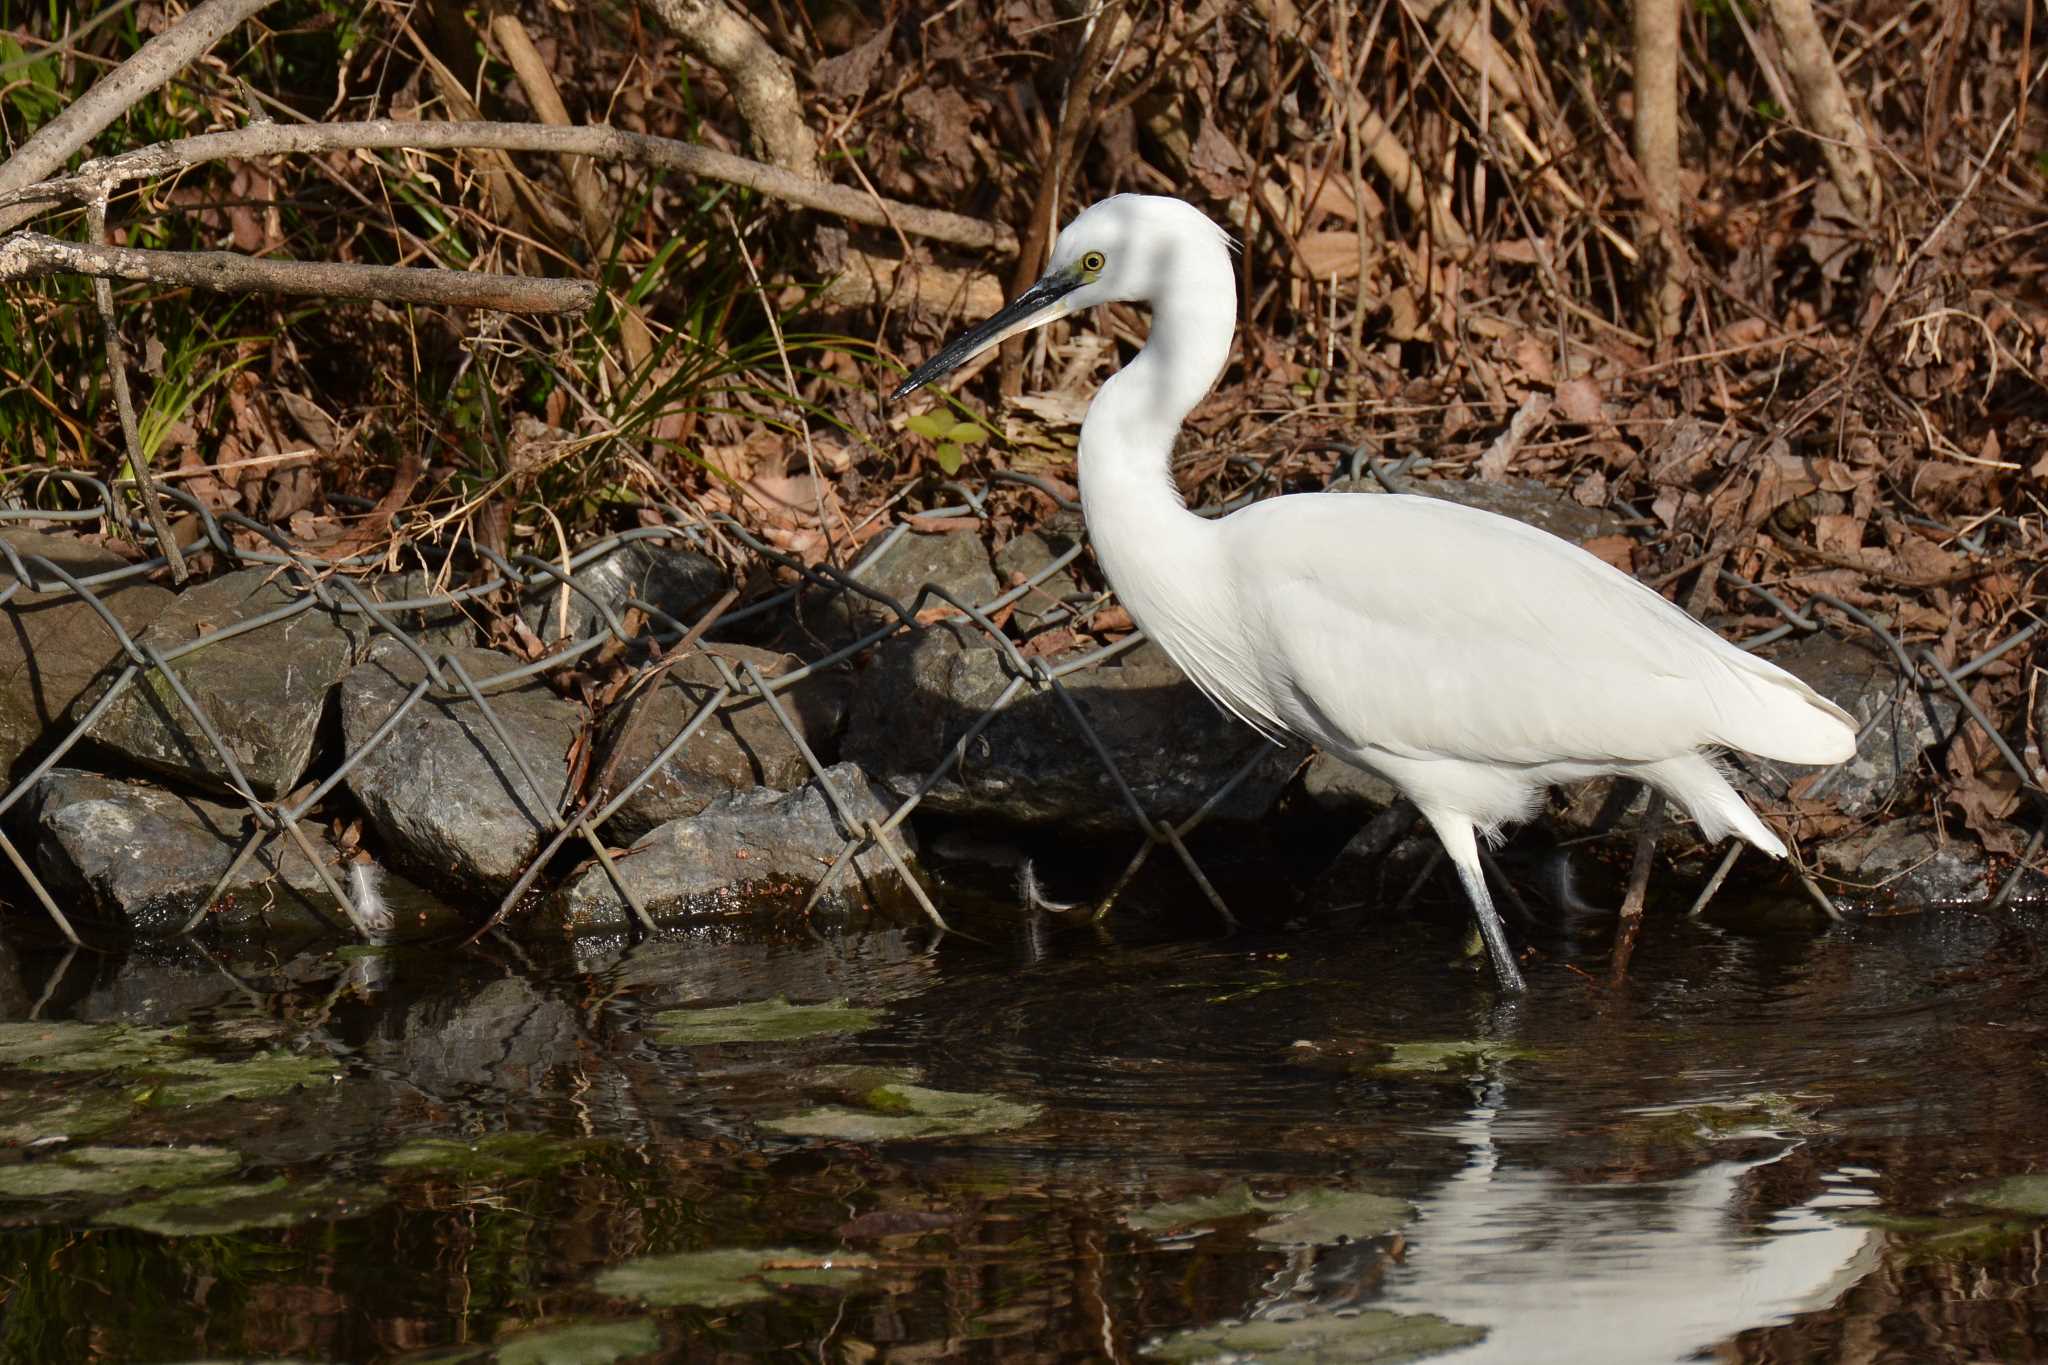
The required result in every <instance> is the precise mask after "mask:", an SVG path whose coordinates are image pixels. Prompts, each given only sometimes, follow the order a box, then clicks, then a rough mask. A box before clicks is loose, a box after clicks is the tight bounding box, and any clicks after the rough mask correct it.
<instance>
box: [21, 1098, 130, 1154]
mask: <svg viewBox="0 0 2048 1365" xmlns="http://www.w3.org/2000/svg"><path fill="white" fill-rule="evenodd" d="M135 1112H136V1111H135V1106H134V1105H133V1104H131V1103H129V1101H128V1100H127V1099H126V1098H125V1097H124V1096H120V1095H108V1094H104V1093H88V1094H80V1095H36V1094H21V1093H17V1092H13V1091H4V1092H0V1143H6V1144H8V1145H11V1146H15V1147H26V1146H28V1145H29V1144H30V1143H32V1142H41V1141H43V1140H45V1139H47V1138H82V1137H97V1136H98V1135H99V1134H101V1133H104V1132H107V1131H108V1130H110V1129H113V1128H118V1127H120V1126H121V1125H122V1124H123V1123H126V1122H127V1121H128V1120H129V1119H130V1118H132V1117H133V1116H134V1114H135Z"/></svg>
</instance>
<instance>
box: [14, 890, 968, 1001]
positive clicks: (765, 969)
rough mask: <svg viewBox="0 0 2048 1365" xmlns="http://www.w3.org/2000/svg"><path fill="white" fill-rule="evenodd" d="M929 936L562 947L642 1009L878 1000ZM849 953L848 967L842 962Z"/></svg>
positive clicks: (923, 982)
mask: <svg viewBox="0 0 2048 1365" xmlns="http://www.w3.org/2000/svg"><path fill="white" fill-rule="evenodd" d="M598 875H599V876H603V875H604V874H603V873H602V872H600V873H599V874H598ZM840 875H841V876H844V875H845V874H844V873H841V874H840ZM930 941H931V939H930V935H929V934H928V932H927V931H926V928H925V926H924V922H923V921H922V920H920V921H919V922H918V927H916V928H905V927H904V926H902V925H881V924H877V925H875V926H873V927H871V928H867V929H865V930H864V931H863V932H862V933H861V934H860V935H859V936H858V937H857V938H846V937H840V936H838V935H831V936H819V937H816V938H813V937H811V936H809V935H792V934H790V933H788V932H787V930H786V929H784V928H782V927H780V926H778V925H776V924H774V923H773V922H772V921H769V920H761V921H757V922H754V923H752V924H736V923H734V922H732V921H730V920H699V921H697V922H696V923H694V924H687V925H678V926H676V927H674V928H672V929H667V930H665V931H664V932H663V933H662V934H661V935H660V936H659V937H653V936H650V935H645V934H637V933H635V934H625V933H613V934H605V933H587V934H578V935H577V936H576V937H575V939H573V940H572V941H571V943H570V951H571V952H572V954H573V956H574V962H575V970H576V971H577V972H578V973H581V974H583V975H586V976H596V975H600V974H601V975H603V976H604V978H605V980H604V983H603V985H604V987H605V988H606V989H612V990H618V991H623V992H631V994H632V997H633V999H634V1001H635V1002H636V1004H637V1005H638V1006H639V1008H640V1009H642V1010H643V1011H645V1010H653V1009H659V1008H666V1007H671V1006H676V1005H693V1004H698V1003H700V1002H702V1001H706V1000H718V999H731V998H732V994H733V983H734V982H735V981H744V982H746V983H747V996H748V998H749V999H753V1000H772V999H775V998H776V997H778V996H779V997H781V998H783V999H785V1000H836V999H848V998H849V997H851V998H850V1000H849V1003H851V1004H854V1005H860V1006H868V1007H881V1006H884V1005H887V1004H889V1003H890V1002H892V1001H897V1000H910V999H913V998H915V997H916V996H918V995H920V994H922V993H923V992H924V991H926V990H929V989H930V988H931V987H932V986H933V985H934V984H936V983H937V981H938V979H939V964H938V962H936V961H935V960H934V958H933V955H932V953H930V952H929V951H928V947H929V944H930ZM849 954H852V955H853V957H854V959H855V960H857V961H858V963H859V970H858V971H854V972H849V971H848V970H847V966H848V962H849ZM22 1008H23V1012H24V1013H26V1011H27V1002H26V1001H24V1002H23V1007H22Z"/></svg>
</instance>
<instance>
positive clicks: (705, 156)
mask: <svg viewBox="0 0 2048 1365" xmlns="http://www.w3.org/2000/svg"><path fill="white" fill-rule="evenodd" d="M476 147H492V148H496V149H498V150H500V151H507V152H545V153H549V154H551V155H557V156H559V155H562V154H565V153H568V154H573V155H576V156H588V157H595V158H596V159H598V160H599V161H623V162H629V163H633V164H637V165H643V166H652V167H654V168H656V169H659V170H674V171H681V172H683V173H685V174H687V175H695V176H702V177H704V178H706V179H709V180H722V181H724V182H726V183H727V184H732V185H743V186H745V187H746V188H748V189H751V190H756V191H758V192H760V193H762V194H766V195H770V196H772V197H774V198H777V199H782V200H785V201H787V202H789V203H792V204H798V205H801V206H802V207H804V208H810V209H818V210H820V211H822V212H825V213H830V214H835V215H837V216H838V217H841V218H845V219H848V220H850V221H852V222H856V223H864V224H866V225H868V226H870V227H895V228H899V229H901V230H902V231H903V232H905V233H908V234H910V235H912V236H916V237H924V238H928V239H930V240H932V241H938V242H950V243H952V244H953V245H955V246H962V247H967V248H969V249H971V250H976V251H999V252H1002V253H1004V254H1006V255H1014V254H1015V253H1016V250H1017V236H1016V234H1015V233H1013V232H1011V231H1010V230H1009V229H1008V228H1007V227H1004V226H1002V225H1001V224H998V223H985V222H982V221H981V220H980V219H978V218H968V217H965V216H963V215H961V214H957V213H945V212H942V211H940V210H938V209H928V208H921V207H919V206H918V205H916V204H905V203H900V202H897V201H895V200H889V199H878V198H875V197H873V196H870V195H867V194H863V193H862V192H861V191H859V190H855V189H849V188H847V187H846V186H844V185H833V184H828V183H826V182H824V181H818V180H806V179H804V178H803V177H802V176H800V175H796V174H794V173H793V172H790V171H785V170H782V169H781V168H779V167H775V166H764V165H762V164H761V163H760V162H758V161H749V160H747V159H746V158H745V157H740V156H733V155H731V154H730V153H727V152H720V151H715V150H713V149H712V148H710V147H700V146H698V145H697V144H696V143H694V142H677V141H675V140H674V139H671V138H665V137H650V136H648V135H646V134H644V133H629V132H626V131H624V130H623V129H619V128H610V127H605V126H603V125H595V126H590V127H583V128H549V127H544V126H542V125H540V124H534V123H414V122H398V121H395V120H392V119H372V120H370V121H368V122H364V123H298V124H276V123H268V124H257V125H256V126H254V127H250V128H237V129H234V130H232V131H230V132H224V133H202V134H200V135H199V136H197V137H188V138H181V139H179V140H178V141H176V142H159V143H157V144H155V145H154V146H150V147H142V148H138V149H137V150H135V151H132V152H123V153H122V154H120V155H119V156H112V157H105V158H102V159H100V160H98V161H91V162H87V163H86V164H85V165H84V166H81V167H80V168H79V171H78V174H77V175H75V176H71V177H69V178H67V179H64V180H53V181H46V182H44V183H43V184H40V185H35V186H31V187H29V188H27V189H22V190H17V191H15V194H14V196H13V197H14V198H15V199H17V200H21V201H26V202H28V203H34V204H37V205H41V204H44V203H48V202H52V201H55V202H71V203H84V202H88V201H90V200H91V199H92V197H93V196H94V195H96V194H100V193H104V192H105V191H106V190H108V189H110V188H112V187H114V186H116V185H120V184H125V183H128V182H130V181H136V180H152V179H155V178H156V177H158V176H164V175H169V174H171V173H173V172H175V171H179V170H183V169H184V168H186V167H188V166H196V165H199V164H201V163H202V162H208V161H221V160H226V159H228V158H231V157H258V156H286V155H303V154H305V153H309V152H330V151H334V150H336V149H350V150H355V149H360V150H365V151H399V150H404V149H408V148H411V149H416V150H421V151H455V150H461V149H464V148H476ZM8 203H9V201H8V199H7V198H5V197H0V223H7V222H9V221H10V220H9V219H8V218H7V216H6V215H8V214H10V213H14V212H17V210H16V209H13V208H9V207H7V205H8ZM35 211H38V209H31V210H30V212H35ZM22 216H23V217H26V216H28V215H27V214H23V215H22ZM12 221H19V219H14V220H12Z"/></svg>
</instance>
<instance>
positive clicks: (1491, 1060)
mask: <svg viewBox="0 0 2048 1365" xmlns="http://www.w3.org/2000/svg"><path fill="white" fill-rule="evenodd" d="M1386 1048H1387V1054H1388V1056H1387V1060H1386V1061H1384V1062H1381V1063H1380V1064H1379V1065H1378V1066H1376V1067H1374V1068H1373V1069H1374V1070H1375V1071H1377V1072H1379V1073H1380V1074H1381V1075H1383V1076H1423V1077H1430V1076H1434V1077H1441V1078H1443V1079H1446V1080H1450V1079H1457V1080H1463V1079H1464V1078H1465V1077H1467V1076H1474V1075H1479V1074H1481V1073H1484V1072H1486V1071H1489V1070H1491V1069H1492V1068H1494V1067H1497V1066H1500V1065H1501V1064H1503V1063H1505V1062H1541V1061H1548V1060H1550V1054H1549V1053H1548V1052H1546V1051H1544V1050H1543V1049H1541V1048H1533V1047H1518V1046H1516V1045H1515V1044H1513V1043H1489V1042H1484V1041H1481V1040H1479V1039H1476V1038H1475V1039H1464V1040H1455V1041H1451V1042H1437V1043H1388V1044H1387V1045H1386Z"/></svg>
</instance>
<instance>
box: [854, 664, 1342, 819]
mask: <svg viewBox="0 0 2048 1365" xmlns="http://www.w3.org/2000/svg"><path fill="white" fill-rule="evenodd" d="M1148 655H1149V657H1148V659H1146V660H1132V659H1130V658H1128V657H1127V658H1126V660H1125V661H1124V662H1123V663H1122V665H1121V666H1105V667H1101V668H1096V669H1093V670H1090V671H1086V672H1081V673H1075V674H1070V675H1068V676H1067V677H1066V678H1065V679H1063V680H1062V681H1063V684H1064V686H1065V687H1066V688H1067V690H1068V693H1069V694H1070V695H1071V696H1072V697H1073V699H1074V702H1075V704H1076V705H1077V706H1078V707H1079V708H1080V711H1081V713H1082V714H1083V715H1084V716H1085V717H1087V719H1088V722H1089V724H1090V725H1091V726H1092V727H1093V729H1094V730H1095V733H1096V734H1097V735H1098V736H1100V738H1101V740H1102V743H1103V745H1104V747H1105V748H1107V750H1108V751H1109V754H1110V756H1111V757H1112V758H1113V759H1115V761H1116V765H1117V768H1118V770H1119V771H1120V772H1121V773H1122V774H1123V777H1124V780H1125V781H1126V782H1128V783H1129V784H1130V786H1131V790H1132V791H1133V792H1134V793H1135V794H1136V795H1137V798H1138V800H1139V801H1140V802H1141V803H1142V804H1143V805H1144V807H1145V810H1146V812H1147V813H1148V814H1149V815H1150V816H1151V817H1152V818H1153V819H1155V820H1157V819H1167V820H1174V821H1178V820H1182V819H1185V818H1186V817H1187V816H1189V815H1192V814H1193V813H1194V812H1195V811H1196V810H1197V809H1198V808H1200V806H1201V805H1202V804H1203V803H1204V802H1205V801H1207V800H1208V799H1209V798H1210V796H1211V795H1213V794H1214V793H1215V791H1216V789H1217V788H1218V787H1220V786H1222V785H1223V783H1224V781H1225V780H1226V779H1227V778H1229V777H1230V775H1231V774H1232V773H1234V772H1235V771H1236V770H1237V768H1238V767H1239V765H1241V764H1243V763H1244V762H1245V761H1246V760H1247V759H1248V758H1250V757H1251V756H1252V755H1253V754H1254V753H1262V754H1263V755H1264V757H1263V758H1262V761H1261V762H1260V763H1259V765H1258V767H1257V768H1255V769H1254V770H1253V772H1252V774H1251V775H1250V776H1249V777H1247V778H1246V779H1245V781H1244V782H1242V783H1241V784H1239V785H1238V787H1237V788H1236V789H1235V790H1234V791H1233V792H1232V793H1231V795H1230V796H1229V798H1228V799H1226V800H1225V801H1224V802H1222V803H1221V804H1220V805H1219V806H1218V808H1217V809H1216V810H1215V811H1214V812H1213V813H1212V814H1211V815H1210V817H1209V818H1210V819H1212V820H1216V821H1220V822H1225V823H1228V822H1233V821H1236V822H1245V821H1254V820H1258V819H1260V818H1262V817H1264V816H1265V814H1266V813H1267V812H1268V811H1269V810H1270V809H1272V806H1273V802H1274V800H1275V799H1276V798H1277V797H1278V796H1279V794H1280V791H1281V789H1282V788H1284V787H1285V786H1286V785H1287V781H1288V779H1289V778H1290V777H1291V776H1292V775H1293V772H1294V770H1295V768H1296V767H1298V766H1299V765H1300V762H1301V760H1302V758H1303V757H1305V756H1306V754H1307V750H1306V749H1305V748H1303V747H1302V746H1299V745H1288V746H1286V747H1281V746H1277V745H1272V744H1269V743H1267V742H1266V741H1265V740H1263V739H1261V738H1260V737H1259V736H1258V735H1257V734H1256V733H1254V732H1253V731H1252V730H1251V729H1250V728H1249V727H1247V726H1245V725H1244V724H1243V723H1242V722H1240V721H1238V720H1237V719H1236V718H1234V717H1232V716H1228V715H1225V714H1224V713H1223V712H1222V711H1221V710H1219V709H1218V708H1217V707H1216V706H1215V705H1214V704H1213V703H1211V702H1210V701H1209V699H1208V698H1206V697H1204V696H1203V695H1202V694H1201V692H1200V691H1198V690H1197V689H1196V688H1195V686H1194V684H1192V683H1190V682H1188V681H1187V679H1186V678H1185V677H1184V676H1183V675H1182V674H1181V672H1180V670H1179V669H1177V668H1175V667H1174V666H1173V664H1172V663H1171V662H1169V661H1168V660H1166V658H1165V657H1164V655H1161V654H1158V653H1157V652H1156V651H1148ZM1009 680H1010V673H1009V671H1008V669H1007V667H1006V665H1005V662H1004V660H1003V658H1002V657H1001V656H1000V655H999V654H998V653H997V652H996V649H995V646H993V645H992V644H990V643H989V642H988V641H987V640H986V639H985V638H983V637H982V636H981V635H980V633H979V632H978V631H970V630H968V629H965V628H963V629H958V630H956V629H952V628H948V627H944V626H939V627H933V628H931V629H929V630H923V631H919V632H917V633H916V634H914V635H910V636H907V637H904V638H901V639H895V640H889V641H886V642H885V643H884V644H883V645H882V646H881V648H880V649H879V650H878V651H877V653H876V657H875V661H874V663H873V664H872V665H871V666H870V667H869V668H868V671H867V672H866V673H865V674H864V675H862V677H861V680H860V684H859V687H858V689H857V691H856V693H855V697H854V707H853V718H852V720H851V721H850V722H849V723H848V727H847V735H846V742H845V744H844V745H843V746H842V748H841V752H842V753H843V754H844V755H845V756H846V757H847V758H848V759H850V760H852V761H854V762H857V763H859V764H860V765H861V766H862V767H864V768H866V769H867V770H868V771H869V772H870V773H873V774H874V775H875V776H876V778H877V779H878V780H879V781H881V782H883V783H884V784H885V785H887V786H888V787H889V788H890V789H891V790H893V791H895V792H896V793H898V794H899V795H904V796H907V795H909V794H910V793H911V792H912V791H914V790H916V788H917V786H918V784H919V783H921V782H922V781H923V780H924V778H925V775H926V774H927V773H929V772H931V771H932V770H933V769H934V768H936V767H938V765H939V763H940V762H941V760H942V759H944V758H945V757H946V755H947V754H948V753H949V751H950V750H951V749H952V747H953V745H954V744H956V743H958V742H959V738H960V736H961V735H962V734H964V733H965V732H966V731H967V730H968V729H969V728H970V727H971V726H972V725H973V724H974V722H975V721H976V720H977V719H979V717H980V716H981V714H982V712H983V711H985V710H986V709H987V708H988V707H989V706H990V705H991V704H992V703H993V702H994V701H995V699H996V697H997V695H998V694H999V693H1001V692H1002V690H1003V688H1004V687H1005V686H1007V685H1008V683H1009ZM923 808H924V809H927V810H933V811H939V812H943V813H946V814H951V815H963V816H972V817H976V818H979V819H986V820H995V821H1002V822H1005V823H1010V824H1019V825H1053V824H1057V825H1064V826H1070V827H1073V828H1077V829H1082V830H1087V831H1091V832H1096V833H1103V832H1108V831H1112V830H1126V829H1131V828H1134V827H1135V825H1136V820H1135V819H1134V817H1133V816H1132V814H1131V812H1130V809H1129V807H1128V806H1126V805H1125V803H1124V802H1123V800H1122V798H1121V797H1120V796H1119V795H1118V793H1117V789H1116V786H1115V784H1114V782H1113V781H1112V780H1111V778H1110V775H1109V773H1108V771H1107V770H1105V769H1104V767H1103V765H1102V763H1101V761H1100V760H1099V759H1098V758H1097V757H1096V755H1095V750H1094V749H1093V747H1092V746H1090V745H1089V743H1088V741H1087V739H1086V738H1085V737H1084V736H1083V735H1082V734H1081V733H1080V732H1079V731H1078V730H1077V729H1076V728H1075V726H1074V723H1073V721H1072V719H1071V718H1070V717H1069V715H1068V714H1067V711H1066V708H1065V707H1064V706H1062V705H1061V703H1060V700H1059V698H1057V697H1055V696H1054V695H1053V694H1052V693H1051V692H1050V691H1049V690H1048V691H1044V692H1040V691H1037V690H1035V689H1027V690H1026V691H1025V692H1024V693H1023V694H1021V695H1020V696H1018V697H1017V698H1016V699H1015V700H1014V701H1012V702H1011V703H1010V705H1009V706H1008V707H1006V708H1005V709H1004V710H1003V711H1002V712H1001V713H999V714H998V715H997V716H996V718H995V720H994V721H993V722H991V723H990V725H989V726H988V728H987V729H985V730H983V731H982V732H981V733H980V734H979V735H978V736H976V737H975V740H974V742H973V743H972V744H970V745H969V746H968V749H967V753H966V755H965V756H964V758H963V759H962V760H961V761H960V762H959V763H957V764H951V765H949V768H948V771H947V772H946V774H945V776H944V777H942V778H941V779H940V780H939V782H938V784H937V785H936V786H934V787H933V788H932V790H931V791H930V792H929V793H928V794H927V795H926V796H925V799H924V806H923Z"/></svg>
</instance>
